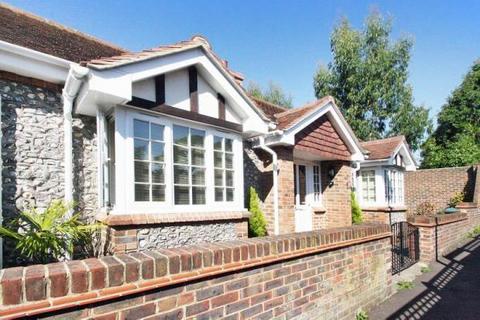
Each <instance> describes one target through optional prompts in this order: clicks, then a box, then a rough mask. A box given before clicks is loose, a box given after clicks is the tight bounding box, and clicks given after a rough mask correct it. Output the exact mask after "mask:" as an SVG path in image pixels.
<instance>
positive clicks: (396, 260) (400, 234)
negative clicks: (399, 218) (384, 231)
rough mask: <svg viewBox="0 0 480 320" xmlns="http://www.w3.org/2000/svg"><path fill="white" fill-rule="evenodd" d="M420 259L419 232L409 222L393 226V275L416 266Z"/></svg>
mask: <svg viewBox="0 0 480 320" xmlns="http://www.w3.org/2000/svg"><path fill="white" fill-rule="evenodd" d="M419 258H420V245H419V231H418V228H417V227H414V226H412V225H411V224H409V223H408V222H405V221H404V222H397V223H394V224H392V273H393V274H396V273H399V272H400V271H402V270H404V269H406V268H408V267H410V266H411V265H413V264H415V263H416V262H417V261H418V259H419Z"/></svg>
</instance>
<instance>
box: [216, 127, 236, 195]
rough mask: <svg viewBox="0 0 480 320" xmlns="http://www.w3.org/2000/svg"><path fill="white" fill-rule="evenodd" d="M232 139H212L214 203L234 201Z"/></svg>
mask: <svg viewBox="0 0 480 320" xmlns="http://www.w3.org/2000/svg"><path fill="white" fill-rule="evenodd" d="M233 157H234V154H233V141H232V139H228V138H224V137H219V136H214V137H213V165H214V168H215V169H214V170H215V182H214V184H215V201H216V202H223V201H226V202H232V201H233V200H234V191H235V187H234V169H233Z"/></svg>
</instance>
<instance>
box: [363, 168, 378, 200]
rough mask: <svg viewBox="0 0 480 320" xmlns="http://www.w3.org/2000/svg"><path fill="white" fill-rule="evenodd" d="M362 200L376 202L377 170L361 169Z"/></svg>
mask: <svg viewBox="0 0 480 320" xmlns="http://www.w3.org/2000/svg"><path fill="white" fill-rule="evenodd" d="M360 175H361V182H362V189H361V190H362V200H363V202H364V203H375V201H376V193H375V170H366V171H361V173H360Z"/></svg>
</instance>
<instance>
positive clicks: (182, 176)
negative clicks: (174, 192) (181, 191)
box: [173, 166, 190, 184]
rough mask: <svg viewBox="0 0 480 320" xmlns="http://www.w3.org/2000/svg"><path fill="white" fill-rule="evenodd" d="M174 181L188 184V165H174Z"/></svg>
mask: <svg viewBox="0 0 480 320" xmlns="http://www.w3.org/2000/svg"><path fill="white" fill-rule="evenodd" d="M173 176H174V183H176V184H189V183H190V182H189V179H188V167H187V166H174V172H173Z"/></svg>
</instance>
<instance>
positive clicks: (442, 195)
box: [405, 166, 480, 214]
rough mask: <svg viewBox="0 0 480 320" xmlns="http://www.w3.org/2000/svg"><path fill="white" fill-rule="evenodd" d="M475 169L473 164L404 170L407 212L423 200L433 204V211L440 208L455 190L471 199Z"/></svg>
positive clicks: (412, 210) (443, 206)
mask: <svg viewBox="0 0 480 320" xmlns="http://www.w3.org/2000/svg"><path fill="white" fill-rule="evenodd" d="M477 168H478V167H477ZM477 171H478V169H476V168H475V167H474V166H467V167H457V168H440V169H426V170H417V171H408V172H405V205H406V206H407V209H408V213H409V214H412V213H413V212H414V211H415V209H416V208H417V206H418V205H419V204H421V203H422V202H425V201H428V202H430V203H431V204H433V205H434V207H435V211H438V210H442V209H444V208H445V207H446V206H447V204H448V202H449V200H450V198H452V196H453V195H455V193H457V192H465V201H466V202H470V201H473V195H474V189H475V179H476V172H477ZM477 189H480V186H479V187H478V188H477Z"/></svg>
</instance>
